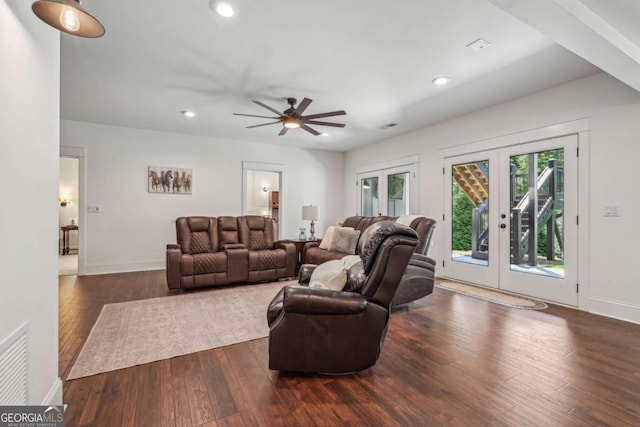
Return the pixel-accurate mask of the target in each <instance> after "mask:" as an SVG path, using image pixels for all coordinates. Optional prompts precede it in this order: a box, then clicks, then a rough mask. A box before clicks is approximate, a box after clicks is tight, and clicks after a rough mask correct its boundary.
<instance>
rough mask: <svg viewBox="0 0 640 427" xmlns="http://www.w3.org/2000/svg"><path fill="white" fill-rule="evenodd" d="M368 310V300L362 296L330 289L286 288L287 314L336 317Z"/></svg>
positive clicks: (284, 294) (285, 306) (285, 310)
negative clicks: (336, 315)
mask: <svg viewBox="0 0 640 427" xmlns="http://www.w3.org/2000/svg"><path fill="white" fill-rule="evenodd" d="M366 308H367V300H366V299H365V298H364V297H363V296H362V295H360V294H354V293H351V292H341V291H334V290H330V289H318V288H307V287H301V286H285V288H284V292H283V309H284V312H285V313H298V314H315V315H322V314H327V315H335V314H344V315H349V314H358V313H362V312H363V311H364V310H365V309H366Z"/></svg>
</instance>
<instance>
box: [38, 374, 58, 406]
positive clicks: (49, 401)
mask: <svg viewBox="0 0 640 427" xmlns="http://www.w3.org/2000/svg"><path fill="white" fill-rule="evenodd" d="M40 404H41V405H43V406H49V405H62V380H61V379H60V377H58V378H56V380H55V381H54V382H53V385H52V386H51V389H50V390H49V392H48V393H47V395H46V396H45V397H44V399H43V400H42V403H40Z"/></svg>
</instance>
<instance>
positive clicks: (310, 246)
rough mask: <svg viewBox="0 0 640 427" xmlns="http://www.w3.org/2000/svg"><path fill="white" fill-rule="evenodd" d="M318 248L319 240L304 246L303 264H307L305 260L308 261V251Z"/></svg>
mask: <svg viewBox="0 0 640 427" xmlns="http://www.w3.org/2000/svg"><path fill="white" fill-rule="evenodd" d="M318 246H320V241H319V240H317V241H315V242H307V243H305V244H304V246H303V247H302V263H303V264H304V263H305V260H306V259H307V251H308V250H309V249H311V248H317V247H318Z"/></svg>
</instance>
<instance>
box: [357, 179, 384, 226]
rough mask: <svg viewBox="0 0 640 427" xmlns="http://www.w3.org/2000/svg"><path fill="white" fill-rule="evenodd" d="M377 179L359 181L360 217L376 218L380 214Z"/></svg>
mask: <svg viewBox="0 0 640 427" xmlns="http://www.w3.org/2000/svg"><path fill="white" fill-rule="evenodd" d="M378 183H379V179H378V177H377V176H374V177H368V178H361V179H360V200H361V206H360V215H362V216H378V215H379V214H380V195H379V194H380V193H379V185H378Z"/></svg>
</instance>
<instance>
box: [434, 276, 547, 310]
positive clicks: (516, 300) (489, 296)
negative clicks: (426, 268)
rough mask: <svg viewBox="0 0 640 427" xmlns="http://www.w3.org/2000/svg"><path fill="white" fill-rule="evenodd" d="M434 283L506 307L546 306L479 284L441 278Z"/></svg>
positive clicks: (527, 307)
mask: <svg viewBox="0 0 640 427" xmlns="http://www.w3.org/2000/svg"><path fill="white" fill-rule="evenodd" d="M435 285H436V287H438V288H441V289H445V290H447V291H452V292H457V293H459V294H464V295H468V296H470V297H474V298H480V299H483V300H485V301H489V302H493V303H496V304H501V305H506V306H507V307H512V308H523V309H528V310H544V309H545V308H547V304H545V303H544V302H542V301H536V300H534V299H530V298H526V297H522V296H519V295H513V294H510V293H507V292H503V291H497V290H496V291H494V290H492V289H487V288H482V287H480V286H472V285H466V284H464V283H459V282H452V281H449V280H441V281H439V282H437V283H436V284H435Z"/></svg>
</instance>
